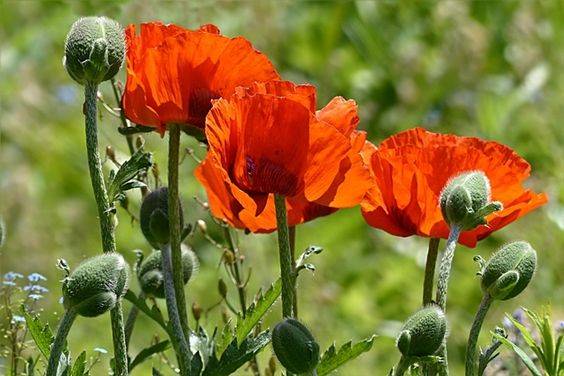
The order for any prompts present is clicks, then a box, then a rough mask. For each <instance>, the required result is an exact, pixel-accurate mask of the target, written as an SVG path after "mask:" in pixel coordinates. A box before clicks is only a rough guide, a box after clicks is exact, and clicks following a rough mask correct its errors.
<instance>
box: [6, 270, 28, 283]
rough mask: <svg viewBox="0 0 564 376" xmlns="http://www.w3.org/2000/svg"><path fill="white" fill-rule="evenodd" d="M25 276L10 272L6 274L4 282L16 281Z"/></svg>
mask: <svg viewBox="0 0 564 376" xmlns="http://www.w3.org/2000/svg"><path fill="white" fill-rule="evenodd" d="M23 277H24V276H23V275H22V274H20V273H16V272H8V273H6V274H4V280H6V281H14V280H16V279H17V278H23Z"/></svg>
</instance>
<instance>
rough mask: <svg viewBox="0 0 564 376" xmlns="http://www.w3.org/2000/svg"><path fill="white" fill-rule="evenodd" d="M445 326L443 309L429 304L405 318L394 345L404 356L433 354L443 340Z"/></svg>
mask: <svg viewBox="0 0 564 376" xmlns="http://www.w3.org/2000/svg"><path fill="white" fill-rule="evenodd" d="M446 328H447V323H446V317H445V314H444V312H443V310H442V309H441V308H440V307H439V306H437V305H434V304H433V305H429V306H427V307H424V308H422V309H420V310H419V311H417V312H415V313H414V314H413V315H411V316H410V317H409V318H408V319H407V321H406V322H405V324H404V325H403V327H402V329H401V332H400V334H399V336H398V339H397V343H396V345H397V347H398V349H399V351H400V352H401V353H402V354H403V355H404V356H428V355H433V354H434V353H435V352H436V351H437V350H438V349H439V347H440V346H441V344H442V343H443V341H444V338H445V335H446Z"/></svg>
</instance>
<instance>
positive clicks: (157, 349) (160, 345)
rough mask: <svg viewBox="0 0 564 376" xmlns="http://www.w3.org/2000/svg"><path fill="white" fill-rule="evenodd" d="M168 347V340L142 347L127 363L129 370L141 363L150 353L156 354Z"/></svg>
mask: <svg viewBox="0 0 564 376" xmlns="http://www.w3.org/2000/svg"><path fill="white" fill-rule="evenodd" d="M169 347H170V341H169V340H166V341H161V342H158V343H156V344H154V345H152V346H149V347H147V348H144V349H143V350H141V351H140V352H139V354H137V356H135V358H134V359H133V360H132V361H131V364H130V365H129V370H130V371H131V370H132V369H133V368H135V367H137V366H138V365H139V364H141V363H143V362H144V361H145V360H147V359H148V358H149V357H151V356H152V355H155V354H158V353H160V352H163V351H166V350H167V349H168V348H169Z"/></svg>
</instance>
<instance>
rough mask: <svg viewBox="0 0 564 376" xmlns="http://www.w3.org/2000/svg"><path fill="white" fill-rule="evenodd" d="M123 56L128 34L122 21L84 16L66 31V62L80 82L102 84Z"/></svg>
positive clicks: (69, 70) (66, 66) (115, 68)
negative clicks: (124, 30)
mask: <svg viewBox="0 0 564 376" xmlns="http://www.w3.org/2000/svg"><path fill="white" fill-rule="evenodd" d="M124 56H125V36H124V33H123V29H122V28H121V26H120V25H119V23H117V22H116V21H114V20H112V19H109V18H107V17H84V18H81V19H79V20H78V21H76V22H75V23H74V24H73V25H72V27H71V29H70V31H69V34H68V35H67V40H66V42H65V56H64V58H63V65H64V66H65V68H66V70H67V72H68V73H69V75H70V76H71V77H72V79H73V80H75V81H76V82H78V83H79V84H81V85H84V84H86V83H87V82H90V83H94V84H99V83H100V82H103V81H106V80H109V79H110V78H112V77H114V76H115V75H116V74H117V72H118V71H119V70H120V68H121V65H122V63H123V59H124Z"/></svg>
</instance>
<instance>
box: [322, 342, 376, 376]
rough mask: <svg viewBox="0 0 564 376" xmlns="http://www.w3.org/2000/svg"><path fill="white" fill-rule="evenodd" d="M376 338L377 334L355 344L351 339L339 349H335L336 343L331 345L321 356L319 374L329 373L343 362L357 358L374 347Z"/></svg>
mask: <svg viewBox="0 0 564 376" xmlns="http://www.w3.org/2000/svg"><path fill="white" fill-rule="evenodd" d="M375 338H376V336H375V335H373V336H372V337H370V338H366V339H364V340H363V341H361V342H358V343H356V344H355V345H354V346H353V345H352V341H349V342H347V343H345V344H344V345H343V346H341V348H340V349H339V351H335V344H333V345H331V347H329V348H328V349H327V351H325V353H324V354H323V356H322V357H321V361H320V362H319V365H318V366H317V375H318V376H323V375H328V374H329V373H331V372H333V371H334V370H336V369H337V368H339V367H340V366H342V365H343V364H345V363H347V362H349V361H351V360H353V359H355V358H356V357H358V356H359V355H360V354H362V353H364V352H367V351H368V350H370V349H371V348H372V344H373V343H374V339H375Z"/></svg>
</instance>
